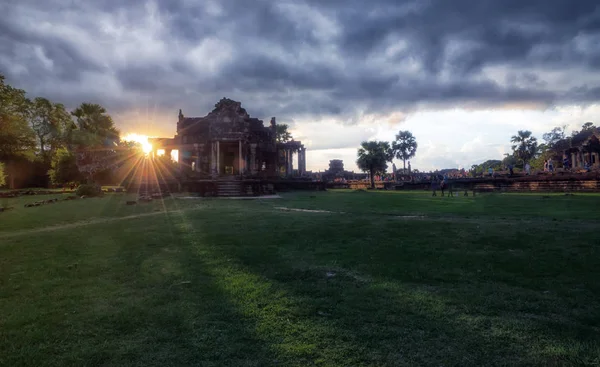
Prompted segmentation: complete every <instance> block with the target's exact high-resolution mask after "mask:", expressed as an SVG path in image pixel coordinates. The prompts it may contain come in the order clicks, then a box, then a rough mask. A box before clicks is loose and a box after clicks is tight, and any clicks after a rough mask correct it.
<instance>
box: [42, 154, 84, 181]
mask: <svg viewBox="0 0 600 367" xmlns="http://www.w3.org/2000/svg"><path fill="white" fill-rule="evenodd" d="M48 174H49V175H50V180H51V181H52V183H53V184H55V185H61V184H66V183H69V182H77V181H80V180H81V173H80V172H79V169H78V168H77V159H76V157H75V154H73V153H72V152H70V151H69V150H67V149H65V148H60V149H58V150H57V151H56V154H55V155H54V157H53V158H52V166H51V168H50V170H49V171H48Z"/></svg>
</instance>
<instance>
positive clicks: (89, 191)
mask: <svg viewBox="0 0 600 367" xmlns="http://www.w3.org/2000/svg"><path fill="white" fill-rule="evenodd" d="M75 194H76V195H77V196H102V188H101V187H100V186H98V185H79V187H77V190H75Z"/></svg>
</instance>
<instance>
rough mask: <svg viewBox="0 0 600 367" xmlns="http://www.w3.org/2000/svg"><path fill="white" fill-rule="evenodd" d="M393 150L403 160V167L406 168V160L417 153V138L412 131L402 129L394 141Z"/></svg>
mask: <svg viewBox="0 0 600 367" xmlns="http://www.w3.org/2000/svg"><path fill="white" fill-rule="evenodd" d="M392 150H393V152H394V155H395V156H396V158H398V159H400V160H402V163H403V168H404V170H406V161H407V160H409V159H411V158H412V157H414V156H415V154H416V153H417V139H416V138H415V137H414V136H413V134H412V133H411V132H410V131H400V132H398V134H397V135H396V140H395V141H394V142H392Z"/></svg>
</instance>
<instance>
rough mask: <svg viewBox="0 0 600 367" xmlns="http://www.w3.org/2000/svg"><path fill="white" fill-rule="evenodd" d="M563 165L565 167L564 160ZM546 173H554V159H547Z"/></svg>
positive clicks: (545, 164)
mask: <svg viewBox="0 0 600 367" xmlns="http://www.w3.org/2000/svg"><path fill="white" fill-rule="evenodd" d="M565 159H566V158H565ZM563 165H564V160H563ZM565 168H566V166H565ZM544 172H550V173H552V172H554V162H552V158H550V159H546V160H545V161H544Z"/></svg>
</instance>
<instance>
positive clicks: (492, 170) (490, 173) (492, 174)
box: [488, 167, 494, 177]
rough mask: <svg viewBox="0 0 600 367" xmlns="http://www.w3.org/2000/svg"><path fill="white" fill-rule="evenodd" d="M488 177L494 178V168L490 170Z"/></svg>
mask: <svg viewBox="0 0 600 367" xmlns="http://www.w3.org/2000/svg"><path fill="white" fill-rule="evenodd" d="M488 176H490V177H494V169H493V168H492V167H490V168H488Z"/></svg>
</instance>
